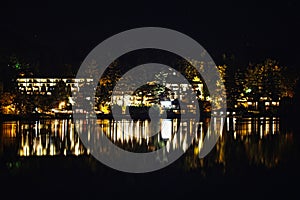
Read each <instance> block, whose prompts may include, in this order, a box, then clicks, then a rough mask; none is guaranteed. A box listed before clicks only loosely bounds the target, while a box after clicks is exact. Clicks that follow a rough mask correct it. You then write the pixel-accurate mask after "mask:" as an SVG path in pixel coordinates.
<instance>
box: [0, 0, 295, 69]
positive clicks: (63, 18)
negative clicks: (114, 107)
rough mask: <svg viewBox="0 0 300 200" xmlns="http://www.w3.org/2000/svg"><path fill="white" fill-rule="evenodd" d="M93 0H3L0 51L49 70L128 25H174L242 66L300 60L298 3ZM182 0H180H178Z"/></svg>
mask: <svg viewBox="0 0 300 200" xmlns="http://www.w3.org/2000/svg"><path fill="white" fill-rule="evenodd" d="M128 2H129V1H126V2H123V3H120V2H116V1H97V3H92V2H88V1H80V2H77V3H76V2H72V1H69V2H65V3H61V2H55V1H45V2H44V1H40V2H36V3H33V2H31V3H28V2H27V1H26V2H25V1H24V2H14V1H10V2H7V3H2V5H1V6H0V36H1V37H0V53H1V54H11V53H14V54H17V55H21V56H23V57H27V58H30V59H31V60H35V61H38V62H39V65H40V69H41V71H42V72H44V73H49V74H56V73H61V72H63V70H64V69H65V68H64V67H63V66H64V65H65V64H71V65H72V66H73V68H74V69H77V68H78V67H79V66H80V62H81V61H83V59H84V58H85V56H86V55H87V54H88V53H89V52H90V51H91V50H92V49H93V48H94V47H95V46H96V45H97V44H99V43H100V42H101V41H103V40H104V39H106V38H108V37H110V36H112V35H114V34H117V33H119V32H121V31H125V30H128V29H131V28H136V27H143V26H158V27H165V28H171V29H174V30H177V31H180V32H182V33H185V34H187V35H189V36H190V37H192V38H194V39H195V40H197V41H198V42H199V43H200V44H201V45H202V46H203V47H204V48H205V49H206V50H207V51H208V52H209V53H210V54H211V56H212V57H213V59H214V60H215V62H216V63H217V64H219V63H221V62H222V60H221V57H222V56H221V55H222V54H223V53H226V54H228V55H230V54H234V55H235V57H236V60H237V65H246V64H247V63H249V62H250V61H251V62H261V61H263V60H264V59H265V58H273V59H276V60H278V61H279V62H280V63H281V64H282V65H285V66H290V67H294V68H296V67H297V66H298V65H299V58H298V55H299V52H300V51H299V50H300V49H299V35H300V31H299V27H300V14H299V13H300V12H299V10H300V7H299V3H298V1H297V0H284V1H281V0H280V1H264V2H263V3H261V2H260V1H248V0H247V1H236V2H233V1H208V0H207V1H199V2H197V3H196V1H195V2H189V1H180V3H176V2H172V1H158V2H156V1H131V2H132V3H128ZM178 2H179V1H178Z"/></svg>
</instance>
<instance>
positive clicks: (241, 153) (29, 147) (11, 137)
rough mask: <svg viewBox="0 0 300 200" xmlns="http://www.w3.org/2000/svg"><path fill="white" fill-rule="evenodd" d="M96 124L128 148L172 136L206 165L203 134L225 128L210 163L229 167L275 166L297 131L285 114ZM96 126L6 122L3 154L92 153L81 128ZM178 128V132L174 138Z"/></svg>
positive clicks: (147, 147) (150, 147) (152, 146)
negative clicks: (234, 162) (234, 163)
mask: <svg viewBox="0 0 300 200" xmlns="http://www.w3.org/2000/svg"><path fill="white" fill-rule="evenodd" d="M167 122H168V123H167ZM96 123H97V125H98V126H97V127H99V130H102V131H103V133H104V134H105V136H106V137H108V138H109V139H110V140H111V141H112V142H113V143H114V144H115V145H118V146H119V147H121V148H123V149H125V150H127V151H133V152H134V151H137V149H138V147H144V148H143V149H144V150H143V151H145V152H148V151H154V150H157V149H159V148H160V143H159V142H161V141H166V140H168V139H169V140H171V139H172V142H170V145H169V146H168V149H169V148H181V149H182V150H183V151H186V156H187V161H186V163H184V166H185V168H187V169H193V168H197V167H203V165H204V163H205V158H204V159H198V153H199V150H200V148H201V145H202V143H203V138H204V135H205V134H209V131H210V130H209V125H210V124H212V126H215V128H216V129H217V130H219V131H220V132H222V134H221V135H220V137H219V140H218V142H217V144H216V146H215V148H214V149H213V150H212V152H211V153H210V154H211V155H210V154H209V157H212V156H213V157H214V159H213V161H210V162H213V163H210V164H214V162H215V163H216V164H222V165H223V166H226V164H227V163H228V162H229V160H231V157H237V158H238V159H241V160H243V161H244V160H247V162H248V163H249V164H251V165H262V166H265V167H275V166H276V165H277V164H278V163H280V162H283V161H284V160H286V159H287V158H288V157H286V156H287V155H291V153H290V151H293V148H294V140H293V137H294V133H293V132H292V131H291V130H289V129H288V128H287V127H281V126H282V124H281V121H280V119H279V118H275V117H271V118H265V117H261V118H243V119H239V118H227V119H226V121H225V123H224V127H223V130H222V129H221V127H220V121H219V120H217V118H211V119H206V121H204V122H201V123H198V124H197V126H196V125H195V122H193V121H184V122H180V123H179V122H178V120H176V119H173V120H172V121H171V120H170V121H169V120H168V121H166V122H161V123H160V127H158V128H157V127H154V126H152V124H151V122H150V121H129V120H121V121H113V120H106V119H104V120H100V119H99V120H97V122H96ZM91 126H92V125H90V124H89V123H88V120H80V122H79V123H78V127H77V128H76V127H75V125H74V123H73V122H72V120H71V119H49V120H39V121H7V122H2V123H1V137H0V156H1V157H8V158H9V157H11V158H15V157H35V156H70V155H75V156H80V155H89V154H90V149H86V148H85V147H84V145H83V144H82V142H81V140H80V137H79V136H78V134H77V130H81V131H82V130H85V129H88V128H89V127H91ZM155 128H156V129H157V130H154V129H155ZM196 129H198V131H196ZM161 130H163V131H161ZM177 131H178V133H179V134H178V135H177V137H176V138H171V137H172V134H173V133H175V132H177ZM207 131H208V132H207ZM156 132H157V133H158V134H157V135H156V136H155V135H154V134H153V133H156ZM192 133H196V135H195V140H194V141H193V142H192V145H191V146H190V147H189V146H188V139H187V138H188V136H189V135H191V134H192ZM87 134H88V135H87V137H91V135H92V136H93V133H91V130H90V131H89V132H87ZM93 137H94V140H96V139H97V138H95V135H94V136H93ZM201 138H202V140H201ZM89 140H92V139H90V138H89ZM97 140H99V138H98V139H97ZM140 149H141V148H140Z"/></svg>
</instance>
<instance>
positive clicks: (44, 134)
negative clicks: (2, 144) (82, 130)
mask: <svg viewBox="0 0 300 200" xmlns="http://www.w3.org/2000/svg"><path fill="white" fill-rule="evenodd" d="M21 130H22V131H21V133H20V148H19V155H20V156H32V155H36V156H45V155H50V156H54V155H68V154H72V155H81V154H83V153H84V148H83V146H82V145H81V143H80V138H79V137H78V135H77V134H75V131H74V124H72V123H71V120H49V121H46V122H41V121H36V122H35V123H31V124H21Z"/></svg>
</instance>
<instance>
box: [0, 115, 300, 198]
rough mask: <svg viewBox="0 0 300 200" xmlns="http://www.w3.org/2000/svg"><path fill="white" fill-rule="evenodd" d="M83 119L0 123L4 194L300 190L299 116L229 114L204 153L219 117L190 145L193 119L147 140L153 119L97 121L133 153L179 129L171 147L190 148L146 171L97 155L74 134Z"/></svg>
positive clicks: (266, 193)
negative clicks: (121, 167)
mask: <svg viewBox="0 0 300 200" xmlns="http://www.w3.org/2000/svg"><path fill="white" fill-rule="evenodd" d="M78 124H79V125H77V127H76V125H74V124H73V122H72V120H70V119H51V120H40V121H6V122H1V124H0V179H1V189H0V198H1V199H2V197H10V198H14V197H21V198H38V199H40V198H49V197H51V198H58V199H60V198H61V197H64V198H80V199H82V198H97V199H104V198H113V199H114V198H116V197H118V198H123V199H124V198H125V199H127V198H134V199H143V198H151V199H160V198H184V199H186V198H197V199H198V198H199V199H201V198H204V197H205V198H214V197H221V198H234V199H240V198H259V197H266V198H271V197H283V198H289V197H292V195H295V194H296V195H298V187H299V184H298V182H299V181H300V179H299V178H300V173H299V169H300V168H299V167H300V164H299V163H300V162H299V133H300V132H299V129H298V126H297V124H296V122H293V123H291V122H290V121H289V120H286V119H285V120H283V119H280V118H274V117H271V118H270V117H269V118H265V117H260V118H243V119H240V118H227V119H226V121H224V128H223V131H222V135H221V136H220V138H219V140H218V142H217V144H216V145H215V147H214V148H213V150H212V151H211V152H210V153H209V154H208V155H207V156H206V157H205V158H204V159H199V157H198V154H199V151H200V150H201V148H202V142H201V141H202V140H203V138H204V136H205V135H206V134H209V131H210V130H209V125H212V126H215V128H216V129H220V128H221V126H220V124H221V123H220V121H218V120H216V119H214V118H212V119H211V120H209V119H207V120H205V121H203V122H202V123H198V124H197V127H198V129H197V130H198V131H197V134H196V139H195V140H194V141H193V144H192V145H191V146H190V147H189V146H188V145H187V137H188V135H189V133H190V132H193V131H195V130H194V129H195V126H194V122H180V123H179V122H178V121H176V120H173V121H172V122H171V123H165V124H164V126H165V127H164V130H167V131H166V132H161V133H160V134H159V137H155V136H154V137H151V138H150V139H148V140H142V139H137V138H141V136H144V137H145V138H147V136H149V134H151V131H152V130H153V128H155V127H153V126H151V122H148V121H138V122H133V121H128V120H122V121H110V120H97V124H98V125H99V127H100V128H101V129H102V130H103V133H104V134H105V135H106V137H108V138H110V140H111V141H112V142H113V143H115V144H116V145H118V146H119V147H121V148H123V149H126V150H127V151H133V152H149V151H155V150H156V149H158V148H160V146H161V144H162V141H164V139H165V140H167V139H168V137H170V135H168V134H169V133H168V131H171V132H174V131H179V133H180V137H177V138H172V142H171V143H170V146H169V147H168V148H181V149H182V151H185V154H184V155H183V156H181V157H180V158H179V159H178V160H177V161H176V162H174V163H173V164H171V165H169V166H168V167H166V168H164V169H161V170H159V171H155V172H150V173H144V174H130V173H124V172H119V171H117V170H114V169H111V168H109V167H107V166H105V165H103V164H102V163H100V162H98V161H97V160H96V159H94V158H93V157H92V156H91V154H90V151H91V149H89V148H85V147H84V145H83V144H82V142H81V140H80V138H79V137H78V134H77V130H84V129H88V127H89V123H88V122H87V121H86V120H81V121H80V122H79V123H78ZM178 125H180V126H178ZM168 126H169V127H168ZM124 130H125V132H127V133H130V134H124ZM220 130H221V129H220ZM88 134H90V133H89V132H88ZM87 137H88V138H93V137H92V136H90V135H88V136H87ZM91 140H92V139H91ZM104 153H108V152H104ZM162 159H163V158H162Z"/></svg>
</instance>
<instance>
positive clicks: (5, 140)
mask: <svg viewBox="0 0 300 200" xmlns="http://www.w3.org/2000/svg"><path fill="white" fill-rule="evenodd" d="M0 131H2V132H1V133H0V156H1V155H2V154H6V153H8V154H13V153H15V152H16V149H17V142H16V140H17V124H16V123H12V122H3V123H1V124H0Z"/></svg>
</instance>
